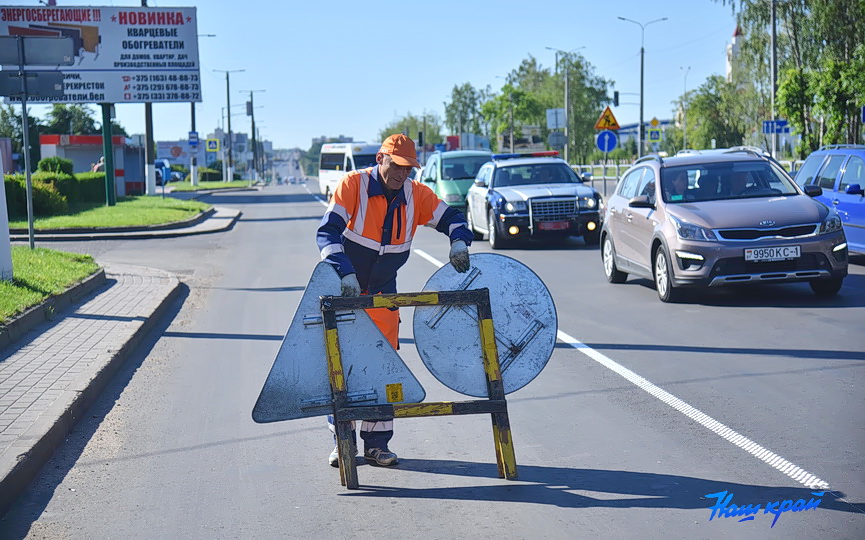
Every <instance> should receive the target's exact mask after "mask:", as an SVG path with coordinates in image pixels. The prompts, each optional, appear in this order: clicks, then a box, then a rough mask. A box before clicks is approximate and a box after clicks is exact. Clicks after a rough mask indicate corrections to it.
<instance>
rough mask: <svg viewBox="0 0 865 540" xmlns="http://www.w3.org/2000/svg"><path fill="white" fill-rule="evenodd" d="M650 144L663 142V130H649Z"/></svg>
mask: <svg viewBox="0 0 865 540" xmlns="http://www.w3.org/2000/svg"><path fill="white" fill-rule="evenodd" d="M648 131H649V142H661V130H660V129H655V128H652V129H649V130H648Z"/></svg>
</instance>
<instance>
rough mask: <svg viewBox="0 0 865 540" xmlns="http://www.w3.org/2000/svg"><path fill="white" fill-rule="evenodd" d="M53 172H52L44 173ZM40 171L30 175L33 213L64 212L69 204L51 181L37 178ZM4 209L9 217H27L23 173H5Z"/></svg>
mask: <svg viewBox="0 0 865 540" xmlns="http://www.w3.org/2000/svg"><path fill="white" fill-rule="evenodd" d="M45 174H53V173H45ZM39 175H40V173H37V174H34V175H33V176H32V177H31V180H32V184H33V214H34V215H37V216H53V215H57V214H65V213H66V212H68V211H69V205H68V204H67V203H66V197H64V196H63V195H62V194H61V193H60V192H59V191H58V190H57V187H56V186H55V185H54V183H53V182H45V181H43V180H42V179H40V178H38V176H39ZM4 187H5V189H6V210H7V211H8V214H9V217H10V218H22V217H27V180H26V178H25V177H24V175H23V174H10V175H6V178H5V181H4Z"/></svg>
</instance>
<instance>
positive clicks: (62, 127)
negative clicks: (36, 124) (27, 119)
mask: <svg viewBox="0 0 865 540" xmlns="http://www.w3.org/2000/svg"><path fill="white" fill-rule="evenodd" d="M93 115H94V113H93V110H92V109H90V107H89V106H87V105H78V104H72V105H63V104H54V105H53V106H52V108H51V110H50V111H48V113H47V114H46V117H47V118H46V121H45V127H44V128H43V132H44V133H51V134H59V135H65V134H68V135H98V134H99V133H100V130H99V128H98V127H97V124H96V121H95V120H94V118H93Z"/></svg>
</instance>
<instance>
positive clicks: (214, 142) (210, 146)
mask: <svg viewBox="0 0 865 540" xmlns="http://www.w3.org/2000/svg"><path fill="white" fill-rule="evenodd" d="M205 148H206V149H207V151H208V152H219V139H207V140H206V141H205Z"/></svg>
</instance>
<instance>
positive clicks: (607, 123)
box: [595, 106, 620, 129]
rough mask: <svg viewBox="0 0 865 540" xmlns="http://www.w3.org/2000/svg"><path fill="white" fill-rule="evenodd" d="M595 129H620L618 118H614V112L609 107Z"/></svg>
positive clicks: (602, 114)
mask: <svg viewBox="0 0 865 540" xmlns="http://www.w3.org/2000/svg"><path fill="white" fill-rule="evenodd" d="M595 129H620V128H619V123H618V122H617V121H616V117H615V116H613V111H612V110H610V107H609V106H607V108H606V109H604V112H603V113H601V117H600V118H598V121H597V122H595Z"/></svg>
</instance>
